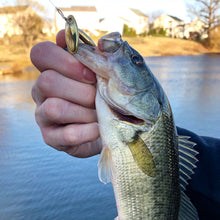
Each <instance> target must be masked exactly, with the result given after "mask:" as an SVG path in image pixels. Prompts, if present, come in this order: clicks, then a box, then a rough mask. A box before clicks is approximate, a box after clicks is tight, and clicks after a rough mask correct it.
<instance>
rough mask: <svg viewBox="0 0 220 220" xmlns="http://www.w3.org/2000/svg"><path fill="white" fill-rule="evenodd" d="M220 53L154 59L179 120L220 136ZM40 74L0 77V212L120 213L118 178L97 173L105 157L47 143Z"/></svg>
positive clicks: (70, 217) (47, 215)
mask: <svg viewBox="0 0 220 220" xmlns="http://www.w3.org/2000/svg"><path fill="white" fill-rule="evenodd" d="M219 58H220V56H207V55H203V56H183V57H182V56H180V57H178V56H176V57H150V58H147V63H148V64H149V66H150V68H151V70H152V71H153V72H154V74H155V75H156V77H157V78H158V79H159V81H160V82H161V84H162V85H163V87H164V89H165V91H166V93H167V95H168V97H169V99H170V102H171V106H172V108H173V112H174V116H175V120H176V124H177V125H178V126H181V127H184V128H187V129H189V130H192V131H194V132H196V133H198V134H200V135H208V136H214V137H218V138H219V137H220V123H219V122H220V117H219V115H220V98H219V94H220V63H219V61H220V59H219ZM33 83H34V81H32V80H20V81H9V80H7V81H5V82H3V81H2V82H0V100H1V101H0V118H1V121H0V138H1V139H0V140H1V142H0V185H1V190H0V219H1V220H2V219H3V220H14V219H16V220H21V219H22V220H23V219H25V220H26V219H33V220H34V219H40V220H41V219H42V220H45V219H65V220H87V219H96V220H108V219H109V220H110V219H111V220H112V219H113V218H114V217H115V216H116V215H117V212H116V207H115V200H114V194H113V190H112V187H111V184H107V185H104V184H102V183H100V182H99V180H98V176H97V162H98V156H95V157H92V158H88V159H77V158H73V157H71V156H69V155H67V154H65V153H63V152H58V151H56V150H54V149H52V148H50V147H48V146H46V145H45V144H44V142H43V140H42V137H41V133H40V130H39V128H38V127H37V125H36V123H35V121H34V109H35V105H34V103H33V102H32V100H31V97H30V91H31V87H32V85H33Z"/></svg>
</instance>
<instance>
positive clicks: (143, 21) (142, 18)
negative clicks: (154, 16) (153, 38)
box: [125, 8, 149, 34]
mask: <svg viewBox="0 0 220 220" xmlns="http://www.w3.org/2000/svg"><path fill="white" fill-rule="evenodd" d="M129 12H130V13H129V14H128V15H129V16H128V17H125V18H126V19H129V20H130V22H131V26H130V27H132V28H134V29H135V30H136V33H137V34H143V33H148V32H149V17H148V16H147V15H145V14H144V13H143V12H141V11H140V10H137V9H133V8H130V11H129ZM128 26H129V25H128Z"/></svg>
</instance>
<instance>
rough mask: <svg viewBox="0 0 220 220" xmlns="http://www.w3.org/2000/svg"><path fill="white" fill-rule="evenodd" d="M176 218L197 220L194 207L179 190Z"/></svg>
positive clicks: (179, 219)
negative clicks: (177, 216) (177, 214)
mask: <svg viewBox="0 0 220 220" xmlns="http://www.w3.org/2000/svg"><path fill="white" fill-rule="evenodd" d="M178 220H199V216H198V213H197V210H196V208H195V207H194V205H193V204H192V203H191V202H190V199H189V198H188V196H187V195H186V194H185V193H184V192H181V199H180V210H179V218H178Z"/></svg>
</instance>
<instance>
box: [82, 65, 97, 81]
mask: <svg viewBox="0 0 220 220" xmlns="http://www.w3.org/2000/svg"><path fill="white" fill-rule="evenodd" d="M83 75H84V78H85V80H86V81H88V82H90V83H95V82H96V76H95V73H94V72H92V70H90V69H88V68H84V70H83Z"/></svg>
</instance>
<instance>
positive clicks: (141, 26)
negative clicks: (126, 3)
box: [99, 8, 149, 35]
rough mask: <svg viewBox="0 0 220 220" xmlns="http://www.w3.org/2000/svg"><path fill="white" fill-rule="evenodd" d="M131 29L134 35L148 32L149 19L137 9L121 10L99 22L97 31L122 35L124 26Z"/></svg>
mask: <svg viewBox="0 0 220 220" xmlns="http://www.w3.org/2000/svg"><path fill="white" fill-rule="evenodd" d="M125 24H126V25H127V26H128V27H130V28H133V29H134V30H135V31H136V33H137V34H138V35H139V34H143V33H148V32H149V17H148V16H147V15H145V14H144V13H142V12H141V11H139V10H137V9H132V8H130V9H123V10H120V11H119V12H118V13H112V15H111V16H109V17H105V18H104V19H102V20H101V22H100V26H99V29H100V30H101V31H106V32H114V31H118V32H120V33H121V34H122V33H123V28H124V25H125Z"/></svg>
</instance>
